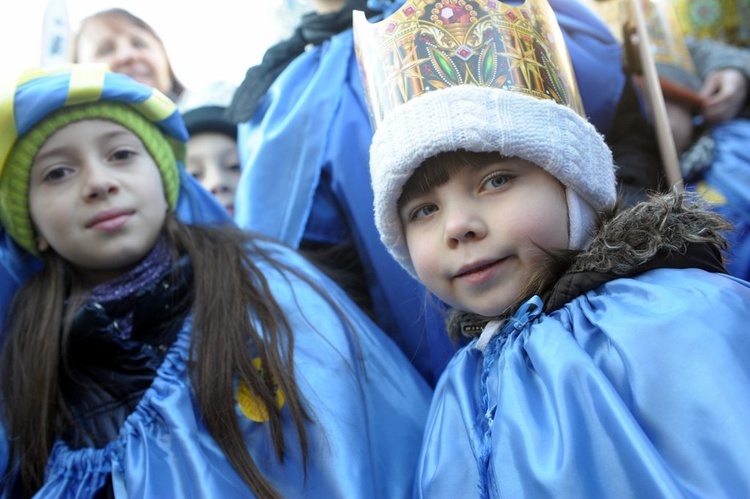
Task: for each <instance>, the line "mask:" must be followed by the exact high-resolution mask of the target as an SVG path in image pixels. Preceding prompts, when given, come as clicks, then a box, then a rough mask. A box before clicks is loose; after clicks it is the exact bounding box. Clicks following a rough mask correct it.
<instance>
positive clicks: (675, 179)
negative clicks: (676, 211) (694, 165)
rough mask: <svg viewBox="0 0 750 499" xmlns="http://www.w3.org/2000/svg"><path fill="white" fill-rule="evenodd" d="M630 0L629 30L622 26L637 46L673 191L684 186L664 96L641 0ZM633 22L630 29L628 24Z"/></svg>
mask: <svg viewBox="0 0 750 499" xmlns="http://www.w3.org/2000/svg"><path fill="white" fill-rule="evenodd" d="M629 3H630V16H629V17H630V19H629V21H628V23H629V24H631V26H630V29H628V27H626V29H625V34H626V36H629V40H628V41H629V42H630V43H631V44H632V46H635V47H637V48H638V58H639V59H640V67H641V70H642V71H643V92H644V95H645V97H646V102H647V103H648V105H649V108H650V111H651V115H652V118H653V120H654V126H655V128H656V137H657V139H658V142H659V153H660V155H661V160H662V164H663V165H664V174H665V175H666V178H667V183H668V184H669V186H670V187H672V188H674V189H675V190H678V191H681V190H683V189H684V183H683V180H682V172H681V170H680V162H679V159H678V158H677V150H676V149H675V145H674V137H673V136H672V128H671V126H670V125H669V117H668V116H667V107H666V105H665V104H664V95H663V93H662V90H661V85H660V84H659V76H658V74H657V73H656V64H655V63H654V57H653V55H652V54H651V43H650V41H649V37H648V31H647V30H646V16H645V14H644V13H643V6H642V5H641V0H629ZM633 21H635V26H634V29H633V26H632V23H633Z"/></svg>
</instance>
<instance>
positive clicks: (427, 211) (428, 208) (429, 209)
mask: <svg viewBox="0 0 750 499" xmlns="http://www.w3.org/2000/svg"><path fill="white" fill-rule="evenodd" d="M437 209H438V208H437V206H435V205H434V204H425V205H422V206H420V207H418V208H417V209H415V210H414V211H412V212H411V217H409V218H410V220H419V219H421V218H425V217H427V216H429V215H431V214H433V213H435V212H436V211H437Z"/></svg>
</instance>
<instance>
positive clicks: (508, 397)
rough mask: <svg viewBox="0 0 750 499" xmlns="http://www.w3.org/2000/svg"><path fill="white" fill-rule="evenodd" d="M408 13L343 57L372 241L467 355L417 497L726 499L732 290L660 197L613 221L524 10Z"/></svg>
mask: <svg viewBox="0 0 750 499" xmlns="http://www.w3.org/2000/svg"><path fill="white" fill-rule="evenodd" d="M518 3H519V2H514V5H509V4H503V3H501V2H499V1H495V0H486V1H479V0H478V1H470V0H455V1H454V0H443V1H430V0H428V1H424V0H422V1H418V0H413V1H409V2H407V3H406V4H404V5H403V6H402V7H401V8H400V9H399V10H398V11H396V12H395V13H394V14H393V15H392V16H390V17H389V18H386V19H384V20H383V21H381V22H380V23H377V24H368V23H367V22H366V21H365V19H364V17H360V18H358V19H355V40H356V41H357V50H358V57H359V61H360V67H361V69H362V74H363V79H364V81H365V85H366V90H367V95H368V101H369V106H370V113H371V118H372V121H373V125H374V126H375V127H376V132H375V136H374V138H373V143H372V147H371V150H370V153H371V164H370V166H371V173H372V182H373V190H374V200H375V201H374V202H375V220H376V225H377V227H378V230H379V231H380V234H381V239H382V241H383V243H384V244H385V246H386V247H387V248H388V250H389V251H390V252H391V254H392V255H393V256H394V258H395V259H396V260H397V261H398V262H399V263H400V264H401V265H402V266H403V267H404V268H405V269H407V270H408V271H409V272H410V273H411V274H412V275H413V276H414V277H416V278H417V279H419V280H420V281H422V282H423V283H424V284H425V285H426V286H427V287H428V288H429V289H430V290H431V291H432V292H433V293H434V294H435V295H436V296H437V297H438V298H439V299H441V300H442V301H444V302H445V303H447V304H448V305H450V306H451V307H453V308H454V311H453V315H452V317H451V320H450V323H449V328H450V329H451V331H452V333H453V334H454V335H455V336H459V335H463V336H468V337H469V338H470V340H469V341H470V342H469V344H468V345H467V346H465V347H464V348H462V349H461V350H459V351H458V352H457V353H456V355H455V356H454V357H453V359H452V361H451V363H450V364H449V365H448V367H447V368H446V370H445V372H444V373H443V375H442V377H441V379H440V381H439V382H438V385H437V388H436V391H435V395H434V398H433V402H432V406H431V412H430V416H429V419H428V423H427V429H426V432H425V440H424V442H423V447H422V453H421V461H420V464H419V470H418V475H417V479H416V488H415V495H416V496H417V497H473V496H481V497H520V496H528V497H556V496H562V497H600V496H602V495H605V494H607V495H612V496H616V497H622V496H626V497H628V496H629V497H665V496H667V497H678V496H680V497H681V496H685V495H690V496H699V497H702V496H710V497H713V496H717V495H718V496H746V495H748V494H750V465H748V462H747V459H746V457H745V456H746V454H747V449H748V448H750V435H748V432H747V431H745V427H746V424H747V421H749V420H750V389H749V388H748V386H750V385H749V384H748V381H750V367H749V366H748V364H747V362H744V361H741V360H740V359H745V358H746V357H747V356H748V355H749V354H750V337H749V336H748V335H746V334H745V330H746V323H747V321H748V320H750V306H749V305H748V303H750V284H748V283H747V282H745V281H742V280H739V279H736V278H733V277H730V276H729V275H727V274H726V270H725V268H724V265H723V261H722V253H721V252H722V251H723V250H725V249H726V244H725V240H724V239H723V237H722V236H721V233H722V231H725V230H727V225H726V223H725V222H724V221H723V220H722V219H721V218H720V217H719V216H718V215H715V214H713V213H711V212H710V211H708V210H705V209H703V208H702V207H701V206H699V205H697V204H695V203H694V202H693V201H691V200H690V199H687V198H686V197H685V196H683V195H679V194H665V195H661V196H655V197H654V198H652V199H651V200H649V201H648V202H644V203H641V204H639V205H636V206H635V207H633V208H629V209H627V210H618V209H617V207H616V194H615V174H614V173H615V166H614V164H613V162H612V157H611V154H610V152H609V150H608V148H607V147H606V145H605V143H604V142H603V140H602V138H601V137H600V136H599V134H598V133H597V132H596V131H595V129H594V128H593V127H592V126H591V125H590V124H589V123H588V122H587V121H586V119H585V118H583V117H582V116H581V106H580V104H579V96H578V91H577V86H576V82H575V79H574V77H573V74H572V72H571V71H570V69H569V67H570V65H569V61H568V59H567V53H566V51H565V47H564V45H563V43H562V42H561V41H560V40H561V38H560V34H559V30H558V29H557V26H556V23H555V22H554V14H553V13H552V12H551V11H550V9H549V6H548V5H547V4H546V2H544V1H543V0H526V1H525V2H521V3H522V5H517V4H518Z"/></svg>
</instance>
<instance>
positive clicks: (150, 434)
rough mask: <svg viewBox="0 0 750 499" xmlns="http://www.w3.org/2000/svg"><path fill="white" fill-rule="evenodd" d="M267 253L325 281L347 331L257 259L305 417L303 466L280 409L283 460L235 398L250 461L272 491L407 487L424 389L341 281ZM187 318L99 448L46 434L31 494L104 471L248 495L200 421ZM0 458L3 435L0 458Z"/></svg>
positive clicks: (129, 482)
mask: <svg viewBox="0 0 750 499" xmlns="http://www.w3.org/2000/svg"><path fill="white" fill-rule="evenodd" d="M273 253H274V255H275V256H276V257H277V258H279V259H280V260H281V261H283V262H284V263H286V264H288V265H290V266H292V267H294V268H297V269H300V270H303V271H304V272H305V273H306V274H308V275H310V276H312V278H313V281H314V282H316V283H318V284H319V285H321V286H323V287H324V288H326V289H329V290H330V293H331V295H332V296H333V298H334V300H335V303H336V305H337V306H338V307H340V308H341V309H342V310H343V312H344V314H346V315H345V317H346V320H348V321H350V323H351V324H350V325H351V328H352V329H353V331H354V332H352V330H350V329H349V328H348V327H347V325H346V324H345V322H344V320H343V319H342V318H341V316H340V315H338V313H337V312H336V310H335V309H334V308H333V307H332V306H331V305H330V304H329V303H328V302H326V301H325V300H324V299H323V298H322V297H321V296H320V295H319V294H318V293H317V292H315V291H313V290H312V289H311V288H310V287H309V286H308V285H307V284H305V283H304V282H303V281H301V280H300V279H299V278H296V277H294V276H292V275H290V274H288V273H286V272H285V273H279V272H278V271H277V270H275V269H273V268H271V267H270V266H269V265H268V264H266V263H260V264H259V266H260V268H261V270H263V272H264V275H265V276H266V277H267V279H268V281H269V284H270V287H271V290H272V292H273V294H274V296H275V297H276V300H277V301H278V302H279V304H280V305H281V307H282V309H283V311H284V313H285V315H286V317H287V319H288V320H289V322H290V326H291V329H292V331H293V332H294V338H295V345H294V355H295V374H296V377H297V382H298V385H299V388H300V391H301V393H302V395H303V398H304V400H305V401H306V403H307V408H308V409H309V413H310V415H311V416H312V419H313V422H312V423H308V424H307V425H306V429H307V436H308V445H309V461H308V467H307V475H306V476H305V474H304V472H303V467H302V459H301V453H300V450H299V446H298V440H297V436H296V430H295V427H294V422H293V421H292V419H291V417H290V415H289V413H288V411H287V412H283V425H284V434H285V436H286V438H287V439H288V440H287V442H288V443H287V448H286V457H285V461H284V464H283V465H281V464H279V463H278V461H277V460H276V457H275V452H274V450H273V446H272V443H271V442H270V440H269V436H268V428H267V427H266V424H264V423H256V422H253V421H251V420H250V419H249V418H248V417H246V416H245V415H244V414H243V413H242V412H241V411H240V409H239V407H237V410H236V415H237V417H238V418H239V421H240V425H241V429H242V432H243V434H244V436H245V443H246V445H247V447H248V449H249V450H250V452H251V454H252V457H253V459H254V461H255V463H256V464H257V465H258V467H259V469H260V471H261V472H262V473H263V475H264V476H265V477H266V478H267V479H268V480H269V481H270V482H271V483H272V484H273V486H274V487H276V488H277V490H278V491H279V492H280V493H281V495H282V497H290V498H291V497H308V498H316V497H319V498H326V499H328V498H347V499H348V498H354V497H356V498H368V497H373V498H399V497H408V496H410V494H411V490H412V486H413V479H414V474H415V469H416V463H417V457H418V453H419V448H420V443H421V440H422V431H423V427H424V421H425V418H426V415H427V409H428V404H429V398H430V395H431V390H430V389H429V387H428V386H427V384H426V383H425V382H424V380H423V379H422V378H421V376H420V375H419V374H418V373H417V372H416V370H414V368H413V367H412V366H411V364H409V362H408V361H407V360H406V359H405V358H404V357H403V355H402V353H401V352H400V351H399V349H398V348H397V347H396V346H395V345H394V344H393V343H392V341H391V340H390V339H389V338H388V337H387V336H385V334H384V333H383V332H382V331H380V330H379V329H377V327H375V326H374V324H373V323H372V322H371V321H370V320H369V319H367V318H366V317H365V316H364V315H363V314H361V313H360V312H359V310H358V309H357V308H356V306H355V305H354V304H352V303H351V302H350V301H349V300H348V299H347V298H346V297H345V296H344V295H343V292H342V291H340V290H338V288H334V287H332V286H331V284H330V281H328V280H327V279H325V278H323V277H320V276H319V274H318V273H316V272H314V271H313V270H312V268H311V265H310V264H309V263H307V262H305V261H304V260H303V259H302V258H301V257H300V256H298V255H296V254H293V253H292V252H291V251H289V250H286V249H283V248H280V247H278V248H277V249H273ZM190 329H191V324H190V319H188V320H187V321H186V323H185V325H184V328H183V330H182V332H181V333H180V334H179V336H178V339H177V341H176V342H175V343H174V345H173V346H172V348H171V349H170V351H169V352H168V354H167V356H166V359H165V361H164V363H163V364H162V366H161V367H160V368H159V370H158V373H157V377H156V379H155V380H154V382H153V384H152V386H151V387H150V388H149V389H148V391H147V392H146V393H145V395H144V396H143V399H142V400H141V402H140V403H139V404H138V406H137V407H136V409H135V411H134V412H133V413H132V414H131V415H130V416H129V417H128V419H127V420H126V421H125V423H124V425H123V427H122V429H121V431H120V435H119V437H118V438H117V439H116V440H114V441H112V442H111V443H110V444H108V445H107V446H106V447H104V448H102V449H80V450H71V449H69V448H68V447H67V446H66V445H65V444H64V443H62V442H61V441H58V442H57V443H56V444H55V446H54V448H53V451H52V455H51V457H50V460H49V464H48V468H47V477H46V483H45V485H44V487H43V488H42V489H41V490H40V491H39V493H38V497H55V498H68V497H70V498H72V497H90V496H91V494H92V493H94V492H95V491H96V490H97V489H99V488H100V487H101V486H102V485H103V484H104V480H105V479H106V476H107V474H109V473H110V472H111V473H112V483H113V489H114V493H115V496H116V497H118V498H125V497H133V498H136V497H137V498H142V497H215V498H225V497H226V498H229V497H250V493H249V489H247V487H246V486H245V485H244V483H243V482H242V481H241V480H240V478H239V476H238V475H237V473H236V472H235V471H234V469H233V468H232V467H231V465H230V464H229V462H228V461H227V459H226V458H225V457H224V454H223V452H222V451H221V449H220V448H219V446H218V445H217V444H216V442H215V441H214V440H213V438H211V436H210V435H209V434H208V432H207V430H206V428H205V426H204V424H203V422H202V421H201V416H200V412H199V410H198V408H197V407H196V401H195V399H194V394H193V392H192V387H191V383H190V379H189V376H188V372H187V366H186V363H187V355H188V347H189V341H190ZM248 348H249V347H248ZM0 433H1V431H0ZM7 458H8V456H7V447H6V446H5V439H4V438H3V439H2V445H1V446H0V466H3V467H4V466H5V463H6V461H7Z"/></svg>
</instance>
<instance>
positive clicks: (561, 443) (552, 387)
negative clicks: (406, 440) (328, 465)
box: [415, 269, 750, 498]
mask: <svg viewBox="0 0 750 499" xmlns="http://www.w3.org/2000/svg"><path fill="white" fill-rule="evenodd" d="M748 321H750V284H748V283H747V282H744V281H741V280H739V279H736V278H734V277H730V276H727V275H723V274H711V273H708V272H705V271H702V270H696V269H688V270H673V269H662V270H654V271H651V272H647V273H645V274H642V275H640V276H638V277H637V278H633V279H617V280H614V281H611V282H609V283H607V284H605V285H603V286H601V287H600V288H597V289H596V290H594V291H590V292H588V293H586V294H585V295H582V296H580V297H578V298H576V299H574V300H572V301H571V302H569V303H568V304H567V305H565V306H564V307H563V308H562V309H560V310H557V311H555V312H553V313H551V314H549V315H540V316H538V317H535V315H534V314H523V313H521V314H518V315H517V316H516V317H515V321H511V324H510V325H509V326H508V328H507V329H505V330H504V331H503V334H499V335H497V336H495V337H494V338H493V339H492V340H490V342H489V343H488V344H487V346H486V348H485V349H484V351H480V350H478V349H476V348H475V346H476V345H477V344H478V342H474V343H472V344H471V345H469V346H467V347H466V348H464V349H463V350H461V351H459V352H458V353H457V355H456V357H455V358H454V359H453V360H452V362H451V363H450V365H449V366H448V367H447V369H446V370H445V372H444V374H443V377H442V378H441V380H440V383H439V384H438V386H437V388H436V390H435V395H434V398H433V402H432V406H431V408H430V416H429V419H428V423H427V429H426V430H425V442H424V445H423V450H422V455H421V457H420V464H419V471H418V476H417V488H416V494H415V497H420V498H421V497H424V498H433V497H466V496H467V494H469V495H475V496H478V497H748V496H749V495H750V461H748V459H747V455H748V451H750V432H748V431H747V424H748V421H750V389H749V388H748V387H750V364H749V363H748V362H747V359H748V357H749V356H750V335H749V334H747V330H748V329H747V324H748ZM514 325H515V326H516V327H514Z"/></svg>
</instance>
